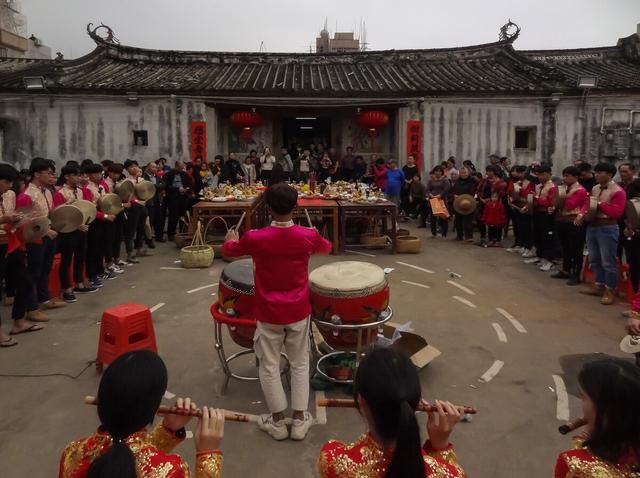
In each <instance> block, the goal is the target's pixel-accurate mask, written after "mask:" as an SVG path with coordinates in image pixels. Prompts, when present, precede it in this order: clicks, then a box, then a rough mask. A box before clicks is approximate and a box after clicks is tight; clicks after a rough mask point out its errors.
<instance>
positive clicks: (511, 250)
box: [505, 246, 524, 254]
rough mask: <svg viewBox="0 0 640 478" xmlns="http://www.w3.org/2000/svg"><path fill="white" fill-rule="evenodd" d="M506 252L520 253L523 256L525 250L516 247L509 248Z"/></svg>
mask: <svg viewBox="0 0 640 478" xmlns="http://www.w3.org/2000/svg"><path fill="white" fill-rule="evenodd" d="M505 251H507V252H518V253H520V254H522V253H523V252H524V249H523V248H522V247H520V246H515V247H508V248H506V249H505Z"/></svg>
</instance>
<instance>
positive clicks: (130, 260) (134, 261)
mask: <svg viewBox="0 0 640 478" xmlns="http://www.w3.org/2000/svg"><path fill="white" fill-rule="evenodd" d="M133 264H140V261H139V260H138V259H135V258H134V257H132V256H128V257H127V265H128V266H131V265H133Z"/></svg>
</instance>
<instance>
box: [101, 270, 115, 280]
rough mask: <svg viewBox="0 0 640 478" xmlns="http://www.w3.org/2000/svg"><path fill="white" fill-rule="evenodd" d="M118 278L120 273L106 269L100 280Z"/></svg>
mask: <svg viewBox="0 0 640 478" xmlns="http://www.w3.org/2000/svg"><path fill="white" fill-rule="evenodd" d="M117 278H118V274H116V273H115V272H113V271H106V272H105V273H104V274H102V276H101V277H100V280H103V281H105V280H113V279H117Z"/></svg>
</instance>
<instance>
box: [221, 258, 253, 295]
mask: <svg viewBox="0 0 640 478" xmlns="http://www.w3.org/2000/svg"><path fill="white" fill-rule="evenodd" d="M220 282H221V283H222V284H224V285H225V286H226V287H228V288H229V289H232V290H236V291H238V292H241V293H244V294H253V286H254V282H253V259H241V260H239V261H235V262H231V263H229V264H227V265H226V266H224V269H223V270H222V274H221V275H220Z"/></svg>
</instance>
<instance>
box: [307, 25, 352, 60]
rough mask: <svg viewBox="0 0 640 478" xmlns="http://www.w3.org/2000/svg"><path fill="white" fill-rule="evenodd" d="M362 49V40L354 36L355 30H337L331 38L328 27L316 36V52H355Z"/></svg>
mask: <svg viewBox="0 0 640 478" xmlns="http://www.w3.org/2000/svg"><path fill="white" fill-rule="evenodd" d="M357 51H360V41H359V40H358V39H357V38H354V37H353V32H342V33H338V32H336V33H335V35H334V36H333V38H330V36H329V32H328V31H327V27H326V25H325V27H324V28H323V29H322V31H321V32H320V36H319V37H317V38H316V53H355V52H357Z"/></svg>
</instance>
